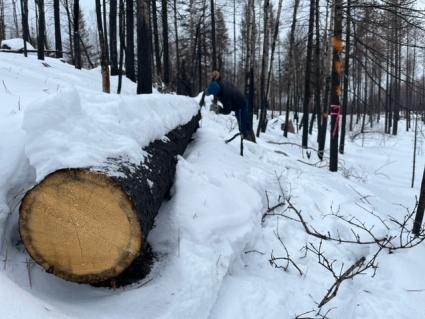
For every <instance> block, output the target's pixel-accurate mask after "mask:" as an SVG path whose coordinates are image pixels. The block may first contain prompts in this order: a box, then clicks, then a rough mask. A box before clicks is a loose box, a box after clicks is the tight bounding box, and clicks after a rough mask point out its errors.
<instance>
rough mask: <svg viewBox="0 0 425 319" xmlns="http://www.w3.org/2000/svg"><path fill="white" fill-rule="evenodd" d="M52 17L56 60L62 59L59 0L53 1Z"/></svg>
mask: <svg viewBox="0 0 425 319" xmlns="http://www.w3.org/2000/svg"><path fill="white" fill-rule="evenodd" d="M53 15H54V19H55V48H56V58H58V59H60V58H62V57H63V53H62V34H61V21H60V7H59V0H54V1H53ZM24 25H25V24H24ZM24 38H25V37H24Z"/></svg>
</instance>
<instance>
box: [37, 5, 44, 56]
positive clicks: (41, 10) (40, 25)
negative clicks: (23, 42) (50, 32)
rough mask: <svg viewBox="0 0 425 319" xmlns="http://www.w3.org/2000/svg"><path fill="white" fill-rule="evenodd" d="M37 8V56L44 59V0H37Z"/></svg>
mask: <svg viewBox="0 0 425 319" xmlns="http://www.w3.org/2000/svg"><path fill="white" fill-rule="evenodd" d="M37 8H38V38H37V57H38V59H39V60H44V46H45V44H46V38H45V37H46V22H45V18H44V0H37Z"/></svg>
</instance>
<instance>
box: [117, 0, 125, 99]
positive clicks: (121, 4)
mask: <svg viewBox="0 0 425 319" xmlns="http://www.w3.org/2000/svg"><path fill="white" fill-rule="evenodd" d="M118 33H119V37H120V60H119V65H118V88H117V93H118V94H120V93H121V86H122V73H123V64H124V47H125V7H124V0H119V28H118Z"/></svg>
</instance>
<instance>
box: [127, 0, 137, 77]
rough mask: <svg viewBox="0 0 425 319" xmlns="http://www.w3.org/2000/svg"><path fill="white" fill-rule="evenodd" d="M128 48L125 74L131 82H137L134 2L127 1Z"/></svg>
mask: <svg viewBox="0 0 425 319" xmlns="http://www.w3.org/2000/svg"><path fill="white" fill-rule="evenodd" d="M125 10H126V47H125V74H126V76H127V78H129V79H130V80H131V81H133V82H136V69H135V66H134V61H135V57H134V14H133V10H134V0H126V9H125Z"/></svg>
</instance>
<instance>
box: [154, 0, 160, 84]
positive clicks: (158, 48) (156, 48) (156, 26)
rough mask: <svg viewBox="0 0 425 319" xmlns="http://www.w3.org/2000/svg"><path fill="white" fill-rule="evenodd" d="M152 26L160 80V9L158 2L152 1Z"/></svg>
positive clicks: (156, 65) (156, 66)
mask: <svg viewBox="0 0 425 319" xmlns="http://www.w3.org/2000/svg"><path fill="white" fill-rule="evenodd" d="M152 22H153V23H152V26H153V38H154V41H153V42H154V51H155V68H156V75H157V77H158V78H161V77H162V62H161V49H160V47H159V34H158V9H157V7H156V0H152Z"/></svg>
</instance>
